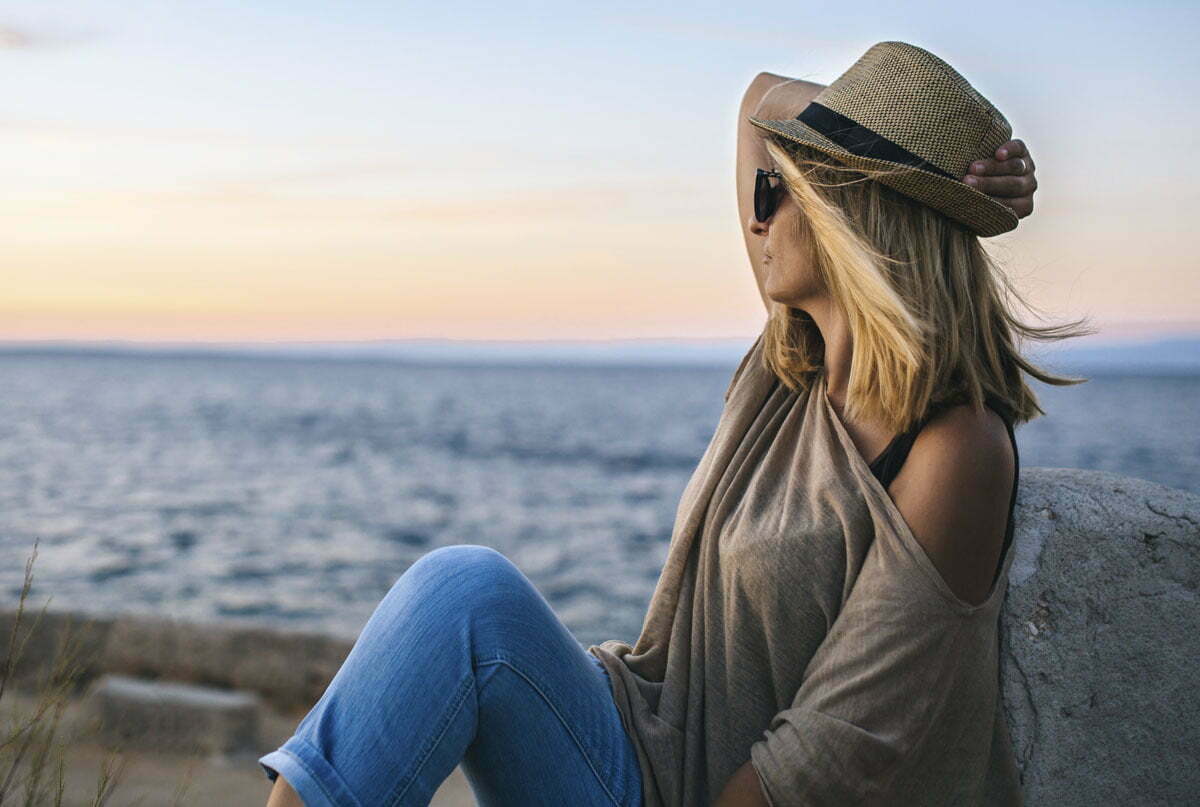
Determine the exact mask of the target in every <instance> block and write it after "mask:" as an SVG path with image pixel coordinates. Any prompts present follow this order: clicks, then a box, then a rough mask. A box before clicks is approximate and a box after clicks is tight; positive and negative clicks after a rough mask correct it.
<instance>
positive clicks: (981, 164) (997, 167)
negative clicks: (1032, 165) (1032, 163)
mask: <svg viewBox="0 0 1200 807" xmlns="http://www.w3.org/2000/svg"><path fill="white" fill-rule="evenodd" d="M1029 170H1030V169H1029V160H1027V159H1026V158H1025V157H1013V158H1012V159H1011V160H1002V161H997V160H992V159H987V160H976V161H975V162H973V163H971V173H972V174H974V175H977V176H997V175H1003V174H1011V175H1013V176H1019V175H1021V174H1025V173H1028V172H1029Z"/></svg>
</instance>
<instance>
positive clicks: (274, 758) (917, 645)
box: [259, 43, 1069, 807]
mask: <svg viewBox="0 0 1200 807" xmlns="http://www.w3.org/2000/svg"><path fill="white" fill-rule="evenodd" d="M872 54H875V56H879V55H883V56H887V57H889V58H891V59H895V58H898V57H899V58H900V62H898V63H896V64H893V63H890V62H885V63H881V64H882V66H883V67H884V68H885V70H884V72H885V73H886V72H888V71H890V72H891V73H896V74H899V75H913V76H915V75H918V74H919V73H920V72H921V71H929V70H931V69H933V70H942V71H943V72H944V70H948V69H949V68H948V66H946V65H944V63H942V62H940V60H936V57H932V55H931V54H927V53H926V52H925V51H921V50H920V49H917V48H913V46H909V45H904V43H880V45H877V46H875V48H873V49H872V50H871V51H868V55H867V56H865V57H864V59H868V57H872ZM872 58H874V57H872ZM904 59H908V60H909V61H908V62H905V61H904ZM914 60H915V61H914ZM931 60H932V61H931ZM863 64H864V61H863V60H862V59H860V62H859V64H858V65H856V68H852V71H853V70H855V69H857V68H860V67H861V66H862V65H863ZM877 66H878V65H877ZM906 70H907V71H909V72H908V73H907V74H906V73H905V71H906ZM897 71H898V73H897ZM849 72H850V71H848V74H849ZM881 75H882V74H881ZM954 75H955V76H957V74H954ZM843 78H845V76H843ZM958 78H959V79H961V77H958ZM839 82H842V79H839V80H838V82H834V84H832V85H830V87H829V88H822V87H821V86H820V85H816V84H811V83H808V82H798V81H785V80H783V79H782V77H778V76H774V75H771V74H766V73H764V74H761V75H760V76H759V77H758V78H756V79H755V80H754V82H752V84H751V86H750V88H749V90H748V91H747V93H746V97H745V101H744V103H743V107H742V115H741V118H742V121H741V122H740V123H739V126H740V127H741V128H740V134H739V147H738V186H739V190H738V192H739V208H740V212H741V214H742V216H743V219H744V220H745V221H746V226H747V245H748V248H749V253H750V258H751V263H752V265H753V266H754V271H755V276H756V279H757V282H758V285H759V289H760V292H761V293H762V296H763V301H764V304H765V305H766V307H767V312H768V315H769V316H768V319H767V322H766V325H765V327H764V329H763V332H762V334H761V335H760V336H759V338H758V339H757V340H756V341H755V343H754V345H753V346H752V347H751V349H750V351H749V352H748V353H747V354H746V356H745V357H744V358H743V360H742V362H741V364H740V365H739V367H738V368H737V371H736V372H735V374H734V377H733V379H732V381H731V383H730V385H729V389H728V391H727V393H726V406H725V410H724V412H723V413H722V417H721V422H720V424H719V425H718V427H717V432H716V434H715V435H714V437H713V441H712V443H711V444H710V445H709V448H708V450H707V451H706V453H705V455H704V457H703V459H702V460H701V462H700V464H699V467H698V468H697V469H696V472H695V474H694V475H693V477H692V479H691V481H690V482H689V484H688V487H687V489H686V490H685V492H684V495H683V499H682V501H681V503H680V508H679V513H678V516H677V520H676V524H675V530H674V533H673V535H672V538H671V545H670V549H669V554H668V558H667V561H666V564H665V566H664V569H663V573H662V576H661V577H660V579H659V581H658V585H657V586H656V589H655V592H654V596H653V599H652V601H651V604H650V611H649V613H648V615H647V618H646V623H645V625H644V627H643V631H642V635H641V637H640V638H639V640H638V643H637V645H636V647H630V646H629V645H627V644H624V643H622V642H619V641H616V640H611V641H608V642H604V643H603V644H602V645H599V646H592V647H589V648H588V652H584V650H583V648H582V647H581V646H580V645H579V644H578V643H577V642H576V641H575V639H574V638H573V637H572V636H571V634H570V632H569V631H568V630H567V629H566V628H565V627H564V626H563V624H562V623H561V622H560V621H559V620H558V619H557V617H556V616H555V614H554V612H553V611H552V610H551V609H550V607H549V605H548V604H547V603H546V602H545V600H544V599H543V598H542V597H541V596H540V595H539V594H538V592H537V591H536V589H535V588H534V587H533V586H532V585H531V584H530V583H529V581H528V580H527V579H526V578H525V577H524V575H522V573H521V572H520V571H519V570H518V569H517V568H516V567H515V566H514V565H513V564H512V563H511V562H509V561H508V560H507V559H506V558H505V557H504V556H503V555H501V554H500V553H498V552H495V551H494V550H491V549H488V548H485V547H480V546H451V547H443V548H441V549H438V550H435V551H433V552H430V553H428V554H427V555H425V556H424V557H422V558H421V559H420V560H418V561H417V562H416V563H415V564H413V566H412V567H411V568H409V569H408V570H407V571H406V572H405V573H404V574H403V575H402V576H401V577H400V579H399V580H398V581H397V582H396V584H395V585H394V586H393V588H392V590H391V591H389V593H388V594H387V595H386V596H385V598H384V599H383V601H382V602H381V603H380V605H379V607H378V608H377V609H376V611H375V613H374V614H373V615H372V616H371V619H370V620H369V621H368V623H367V625H366V626H365V628H364V629H363V631H362V633H361V635H360V636H359V638H358V640H357V642H356V643H355V645H354V647H353V649H352V650H351V653H350V655H349V656H348V657H347V659H346V661H345V663H344V664H343V665H342V667H341V669H340V670H339V671H338V673H337V675H336V676H335V677H334V679H333V681H332V682H331V683H330V685H329V687H328V688H327V689H326V691H325V693H324V695H323V696H322V697H321V699H320V700H319V701H318V702H317V704H316V705H315V706H314V707H313V709H312V710H311V711H310V712H309V713H308V715H306V716H305V718H304V719H303V720H302V721H301V723H300V725H299V726H298V727H297V730H296V732H295V734H294V735H293V736H292V737H291V738H290V739H289V740H288V741H287V742H286V743H285V744H284V745H283V746H281V747H280V748H279V749H277V750H276V751H273V752H271V753H270V754H267V755H265V756H263V757H261V758H260V760H259V761H260V763H261V764H262V767H263V768H264V770H265V771H266V772H267V775H268V776H269V777H271V778H273V779H274V780H275V786H274V789H273V790H272V792H271V795H270V800H269V801H268V807H281V806H282V805H300V804H306V805H308V807H314V806H315V805H401V804H403V805H408V804H426V803H428V801H429V799H430V797H431V796H432V794H433V792H434V791H435V790H436V789H437V787H438V786H439V785H440V784H441V783H442V781H444V779H445V778H446V777H447V776H448V775H449V774H450V773H451V772H452V771H453V769H454V767H455V766H456V765H459V764H460V763H461V765H462V767H463V770H464V773H465V774H466V776H467V777H468V779H469V781H470V783H471V785H472V788H473V789H474V790H475V794H476V797H477V798H478V800H479V803H480V804H484V805H491V804H495V805H509V804H512V805H517V804H522V805H525V804H546V805H551V804H553V805H560V804H561V805H591V804H597V805H600V804H603V805H641V804H646V805H667V804H669V805H694V804H709V803H714V804H717V805H722V807H732V806H733V805H764V804H765V805H773V807H779V806H780V805H791V804H797V805H799V804H805V805H808V804H859V803H897V804H901V803H903V804H919V803H920V804H924V803H955V804H976V803H985V802H986V803H1003V802H1004V801H1009V802H1012V801H1013V799H1014V792H1015V779H1014V778H1012V774H1013V773H1014V771H1013V770H1012V760H1011V753H1010V749H1008V748H1007V746H1005V745H1004V743H1005V742H1006V741H1007V735H1005V734H1003V733H1002V732H1003V720H999V721H997V720H996V717H997V716H998V715H999V711H998V705H997V701H996V698H995V686H996V680H995V679H996V673H997V664H998V659H997V657H996V654H995V650H996V648H995V644H996V640H997V635H996V624H995V622H996V620H995V614H996V609H997V608H998V602H999V599H1000V597H1001V596H1002V592H1003V582H1004V581H1006V572H1007V562H1008V561H1011V553H1010V552H1007V549H1008V546H1009V544H1010V543H1011V513H1012V505H1013V500H1014V499H1015V495H1016V487H1015V484H1016V479H1015V477H1016V472H1017V468H1016V455H1015V451H1016V446H1015V442H1014V441H1012V431H1011V423H1012V422H1014V421H1013V420H1002V419H1000V417H999V416H998V415H997V414H995V412H992V411H988V410H987V409H985V408H984V407H983V406H981V405H980V400H981V398H984V397H986V398H987V400H988V402H989V403H990V404H993V405H994V406H995V408H996V409H997V410H998V411H999V410H1003V411H1004V412H1005V413H1007V415H1008V416H1009V417H1012V418H1013V419H1015V418H1020V419H1025V420H1027V419H1029V417H1031V416H1032V414H1033V412H1034V411H1035V410H1036V403H1035V401H1034V400H1033V397H1032V395H1031V394H1030V393H1029V391H1028V389H1027V388H1025V387H1024V386H1023V384H1022V382H1021V380H1020V376H1019V369H1025V370H1026V371H1027V372H1031V373H1032V374H1034V375H1037V376H1038V377H1039V378H1042V379H1043V380H1045V381H1050V382H1051V383H1069V382H1065V381H1063V380H1061V379H1053V378H1051V377H1048V376H1046V375H1044V374H1041V373H1039V372H1037V371H1036V369H1035V368H1032V367H1031V366H1030V365H1028V364H1027V363H1025V362H1024V361H1023V360H1021V359H1020V358H1019V357H1018V356H1017V355H1016V353H1015V352H1014V351H1013V350H1012V347H1011V344H1010V342H1009V336H1010V332H1011V329H1018V330H1021V331H1023V332H1024V333H1026V334H1037V333H1039V332H1038V331H1036V329H1030V328H1027V327H1025V326H1021V325H1020V324H1019V323H1017V322H1016V321H1015V320H1013V319H1012V318H1011V317H1010V316H1009V315H1008V314H1007V311H1006V310H1005V308H1004V306H1003V304H1002V301H1001V300H1000V299H999V298H998V297H997V295H996V294H995V293H994V288H993V286H992V283H993V282H994V281H995V280H996V279H997V278H998V277H999V276H998V275H995V274H993V269H992V266H991V264H990V263H988V261H987V257H986V254H985V253H983V251H982V250H981V249H980V247H979V244H978V235H977V234H975V233H974V232H972V230H971V229H970V228H968V227H966V226H963V225H962V223H961V222H957V221H954V220H953V219H952V218H951V217H950V216H949V215H947V214H946V213H945V212H944V211H940V210H938V209H935V208H932V207H929V206H928V205H927V204H923V203H920V202H917V201H915V200H914V199H913V198H910V197H909V196H907V195H905V194H902V193H900V192H897V191H895V190H894V189H893V188H892V187H889V186H888V185H886V184H884V181H883V180H885V179H886V180H888V181H895V180H894V179H893V178H890V177H887V176H885V174H884V173H882V172H879V171H876V172H875V174H874V176H876V177H881V178H882V179H881V180H880V181H857V182H853V183H852V184H849V185H847V184H842V185H841V187H826V186H828V185H834V184H836V183H831V182H827V180H828V179H830V178H831V177H835V176H836V177H837V181H838V182H839V183H845V181H846V180H847V179H848V178H849V179H851V180H853V179H858V180H862V179H863V178H864V177H867V176H868V175H870V174H869V173H868V172H866V171H859V172H857V173H853V174H850V175H846V174H845V169H839V165H841V164H842V163H841V161H839V160H835V159H833V158H832V157H830V156H829V155H828V154H824V155H823V154H822V153H821V152H820V151H819V150H813V149H809V148H808V147H806V146H803V145H802V144H801V143H800V142H799V141H790V140H789V138H787V137H783V136H780V135H779V134H778V132H775V133H770V132H768V130H767V129H766V128H762V127H760V126H759V124H757V123H756V124H753V125H754V126H755V127H758V128H754V129H752V128H751V124H750V123H747V120H746V119H747V116H748V113H750V112H753V113H755V114H754V116H753V117H755V118H756V119H757V120H760V121H763V120H764V119H765V120H766V121H767V123H774V124H778V123H780V122H783V123H785V124H786V122H788V121H790V120H791V119H793V118H795V117H796V116H797V115H798V114H799V113H801V112H802V111H803V110H806V109H816V108H817V107H815V106H813V105H812V104H813V103H814V99H815V98H817V97H819V96H818V91H822V92H823V91H825V90H834V91H840V90H841V88H842V86H843V85H840V84H839ZM963 83H964V84H965V82H963ZM959 90H960V91H962V90H963V88H962V87H959ZM918 95H919V94H918ZM997 115H998V113H997ZM1001 120H1002V119H1001ZM784 128H785V129H786V126H784ZM760 129H761V132H760ZM975 134H976V135H978V133H975ZM967 135H968V139H970V137H971V136H972V135H971V133H970V132H968V133H967ZM994 135H995V133H994V132H993V133H991V134H990V136H991V140H992V141H994V145H993V146H992V147H989V148H987V149H985V150H984V151H983V153H976V154H972V155H971V159H973V160H975V161H976V162H977V163H978V164H979V165H981V166H982V169H981V170H980V169H976V170H977V172H978V173H977V174H976V175H975V178H977V179H978V180H979V184H978V189H979V190H978V192H977V191H970V192H969V193H968V194H967V196H969V198H970V199H971V200H972V201H971V202H970V205H975V207H972V208H971V210H972V211H973V212H972V213H971V214H970V215H967V216H966V217H967V218H968V219H970V220H972V221H975V222H976V224H977V225H979V227H980V229H987V226H992V227H995V226H996V222H1000V223H1001V224H1003V223H1004V222H1006V221H1008V218H1009V217H1011V218H1012V220H1013V222H1014V223H1015V219H1016V217H1017V216H1023V215H1028V213H1029V212H1030V211H1031V210H1032V200H1031V197H1032V193H1033V191H1034V188H1035V183H1034V180H1033V164H1032V161H1031V160H1030V159H1029V157H1028V154H1027V153H1026V152H1025V150H1024V146H1023V144H1022V143H1021V142H1020V141H1015V140H1008V139H1007V133H1005V135H1004V137H1003V138H1001V139H1000V140H996V139H995V136H994ZM764 138H767V139H764ZM983 140H984V139H983V138H980V137H978V136H975V140H974V142H975V143H979V142H983ZM993 148H994V151H993ZM993 155H994V158H993ZM889 164H890V163H889ZM860 167H861V166H860ZM962 167H963V168H964V169H965V168H966V164H965V163H964V164H963V166H962ZM766 168H771V169H776V170H775V172H774V173H772V174H770V175H768V176H769V177H774V178H775V179H777V180H778V182H776V183H775V184H774V186H772V183H771V179H769V178H768V179H765V180H757V181H756V179H757V176H758V170H759V169H766ZM920 170H921V171H923V172H924V173H925V174H929V175H930V176H933V175H935V172H934V170H933V169H931V168H928V167H927V168H922V169H920ZM939 170H940V169H939ZM909 173H910V174H911V171H910V172H909ZM942 173H944V171H943V172H942ZM776 175H778V176H776ZM897 176H900V178H901V180H900V181H901V184H903V181H904V176H907V175H897ZM955 181H957V178H956V180H955ZM960 184H963V185H964V186H965V183H960ZM906 187H908V186H906ZM943 191H944V188H943ZM912 192H913V193H922V194H924V193H925V191H921V190H919V189H914V190H912ZM985 194H988V195H990V196H988V195H985ZM926 196H927V198H928V195H927V194H926ZM950 197H951V198H957V197H955V192H951V193H950ZM975 197H979V199H988V200H989V201H988V204H990V205H994V206H995V207H994V208H983V207H980V206H978V205H979V204H980V203H979V202H978V201H976V200H975ZM937 198H938V199H939V200H940V199H941V197H937ZM939 203H940V202H939ZM752 211H753V212H752ZM981 211H982V212H981ZM1001 211H1002V212H1001ZM953 212H956V213H957V212H958V211H957V210H954V211H953ZM977 218H978V219H979V220H978V221H976V219H977ZM988 222H990V224H988ZM859 368H865V370H860V369H859ZM812 391H819V392H820V394H819V395H811V394H810V392H812ZM934 413H936V417H934V416H933V415H934ZM843 420H844V423H843ZM921 426H924V427H925V428H923V429H922V428H920V427H921ZM918 431H919V432H920V439H916V438H917V432H918ZM892 435H895V437H894V439H891V441H890V442H889V438H890V437H892ZM885 444H886V445H887V448H886V449H884V446H885ZM881 449H884V450H882V451H881ZM906 452H907V454H908V460H907V462H904V456H903V455H904V454H905V453H906ZM865 457H877V459H876V460H875V462H873V463H871V464H870V465H869V466H868V463H867V461H866V459H865ZM901 463H903V470H902V471H901V472H900V473H896V471H897V469H899V468H900V466H901ZM877 470H878V471H880V472H881V473H886V474H890V475H891V476H892V477H894V480H893V479H888V480H887V482H885V481H884V479H885V478H886V477H881V478H879V479H877V480H873V479H869V478H868V477H871V475H872V474H873V473H874V472H875V471H877ZM892 497H894V498H895V501H894V502H893V501H892ZM910 526H911V529H910ZM875 539H879V540H875ZM918 540H919V541H920V544H919V545H918V543H917V541H918ZM989 623H990V624H989ZM892 673H894V674H895V675H892ZM989 684H990V687H991V689H989V688H988V687H989ZM801 718H803V720H802V719H801ZM993 733H995V736H994V737H993ZM764 738H765V739H764ZM806 755H807V756H806ZM996 772H999V773H1000V774H1005V773H1007V774H1008V775H1009V777H1010V778H1009V779H1003V778H1002V777H1001V778H997V777H996V776H995V775H993V774H995V773H996ZM277 773H280V774H282V775H281V776H277V775H276V774H277ZM939 783H940V784H939ZM293 788H294V789H293ZM298 794H300V795H302V796H303V801H301V798H300V795H298ZM1016 795H1017V796H1019V793H1017V794H1016ZM938 799H941V800H940V801H939V800H938ZM947 799H949V800H947Z"/></svg>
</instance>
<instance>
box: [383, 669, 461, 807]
mask: <svg viewBox="0 0 1200 807" xmlns="http://www.w3.org/2000/svg"><path fill="white" fill-rule="evenodd" d="M474 686H475V673H474V671H472V672H470V673H468V674H467V675H466V676H465V677H464V678H463V681H462V683H461V684H459V689H460V690H461V692H459V693H458V695H457V697H456V699H455V701H453V702H452V706H453V708H451V709H450V710H449V711H447V712H446V716H445V718H444V719H443V721H442V727H441V730H440V731H438V733H437V736H436V737H434V738H433V741H432V742H430V743H429V746H428V747H427V748H426V749H425V752H424V753H423V754H421V757H420V759H418V760H417V764H416V765H415V766H414V767H413V770H412V773H410V774H409V776H408V782H407V783H406V784H405V785H404V787H403V788H401V789H400V792H398V793H396V794H395V795H394V796H392V797H391V798H390V801H389V803H390V804H391V805H392V807H396V805H398V804H399V803H400V799H402V798H404V795H405V794H406V793H408V789H409V788H410V787H412V785H413V782H415V781H417V778H418V777H419V776H420V774H421V769H422V768H423V767H425V763H426V762H428V761H429V757H430V756H432V755H433V752H434V749H436V748H437V747H438V743H440V742H441V741H442V738H443V737H444V736H446V732H447V731H448V730H449V728H450V724H451V723H453V722H454V718H455V717H456V716H457V715H458V713H459V711H460V710H461V709H462V705H463V703H464V702H466V699H467V694H468V693H469V692H470V691H471V689H472V688H473V687H474Z"/></svg>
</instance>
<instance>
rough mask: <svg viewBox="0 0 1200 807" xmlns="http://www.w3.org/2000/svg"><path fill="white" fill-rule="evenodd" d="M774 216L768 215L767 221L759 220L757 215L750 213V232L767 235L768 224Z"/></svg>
mask: <svg viewBox="0 0 1200 807" xmlns="http://www.w3.org/2000/svg"><path fill="white" fill-rule="evenodd" d="M773 218H775V216H774V215H771V216H768V217H767V220H766V221H759V220H758V217H757V216H755V215H754V214H753V213H751V214H750V225H749V226H750V232H752V233H754V234H755V235H766V234H767V230H768V229H769V226H768V225H770V223H771V219H773Z"/></svg>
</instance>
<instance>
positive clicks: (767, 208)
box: [754, 168, 783, 222]
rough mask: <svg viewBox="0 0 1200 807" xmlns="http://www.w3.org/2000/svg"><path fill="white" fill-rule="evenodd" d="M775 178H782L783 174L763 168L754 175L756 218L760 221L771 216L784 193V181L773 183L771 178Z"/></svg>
mask: <svg viewBox="0 0 1200 807" xmlns="http://www.w3.org/2000/svg"><path fill="white" fill-rule="evenodd" d="M775 178H778V179H781V180H782V179H783V174H781V173H779V172H778V171H764V170H763V169H761V168H759V169H758V174H756V175H755V177H754V218H756V219H758V220H759V221H760V222H765V221H766V220H767V219H769V218H771V215H772V214H773V213H774V212H775V208H776V207H778V206H779V198H780V197H781V196H782V195H783V194H782V190H783V183H782V182H777V183H775V184H774V185H772V184H771V180H772V179H775Z"/></svg>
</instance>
